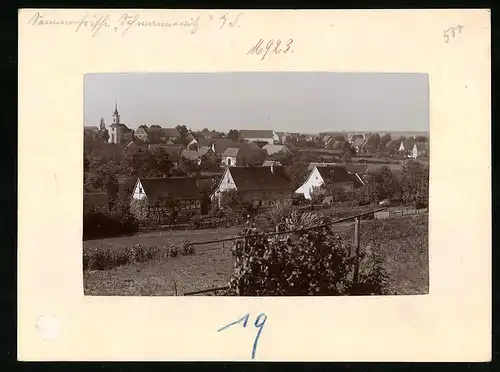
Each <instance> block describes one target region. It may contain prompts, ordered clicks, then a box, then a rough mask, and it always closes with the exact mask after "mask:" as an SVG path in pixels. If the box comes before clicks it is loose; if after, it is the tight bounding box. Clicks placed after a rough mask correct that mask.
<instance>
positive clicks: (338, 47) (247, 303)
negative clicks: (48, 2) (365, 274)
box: [18, 9, 491, 362]
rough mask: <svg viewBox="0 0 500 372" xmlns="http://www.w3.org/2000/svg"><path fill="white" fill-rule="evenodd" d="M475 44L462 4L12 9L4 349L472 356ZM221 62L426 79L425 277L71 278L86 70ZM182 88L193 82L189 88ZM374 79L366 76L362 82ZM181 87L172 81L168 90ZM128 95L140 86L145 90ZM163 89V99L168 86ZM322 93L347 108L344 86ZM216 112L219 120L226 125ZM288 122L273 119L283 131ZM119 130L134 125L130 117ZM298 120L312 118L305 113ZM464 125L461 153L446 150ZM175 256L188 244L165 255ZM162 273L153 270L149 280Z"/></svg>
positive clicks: (220, 355)
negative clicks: (360, 286)
mask: <svg viewBox="0 0 500 372" xmlns="http://www.w3.org/2000/svg"><path fill="white" fill-rule="evenodd" d="M490 44H491V42H490V12H489V10H480V9H477V10H460V9H453V10H451V9H450V10H401V11H399V10H363V11H360V10H342V11H334V10H332V11H301V10H295V11H282V10H280V11H270V10H266V11H258V10H237V11H236V10H140V9H115V10H109V9H106V10H104V9H103V10H99V9H72V10H57V9H52V10H48V9H23V10H20V12H19V155H18V156H19V167H18V170H19V172H18V174H19V197H18V198H19V199H18V202H19V217H18V226H19V230H18V231H19V233H18V241H19V245H18V298H19V300H18V340H19V341H18V350H19V351H18V359H20V360H26V361H35V360H89V361H91V360H110V361H115V360H116V361H118V360H144V361H163V360H165V361H170V360H186V361H188V360H189V361H198V360H207V361H212V360H222V361H226V360H227V361H246V360H256V361H464V362H475V361H488V360H490V358H491V346H490V345H491V320H490V319H491V238H490V236H491V228H490V226H491V197H490V194H491V193H490V187H491V176H490V159H491V158H490V152H491V148H490V126H491V114H490V111H491V105H490V95H491V91H490V79H491V76H490V58H491V54H490ZM228 73H232V74H236V73H241V74H249V73H254V74H257V75H258V73H262V74H271V73H272V74H278V73H286V74H292V73H293V74H305V73H321V74H326V75H328V74H329V73H331V74H341V75H346V76H347V75H349V76H351V75H353V74H354V75H361V74H385V75H393V74H413V75H416V74H420V75H424V76H426V81H427V84H428V93H426V94H427V95H428V101H429V104H428V107H429V115H428V128H426V129H425V130H427V131H428V132H429V133H430V142H429V150H430V153H431V154H432V157H431V159H430V162H429V169H430V176H429V180H430V181H429V187H428V194H429V206H428V224H429V229H428V271H427V273H426V275H428V288H427V289H426V290H424V291H422V293H420V294H410V295H404V294H402V293H398V295H391V294H389V295H383V296H263V297H254V296H251V297H238V296H174V295H168V294H165V295H160V296H158V295H154V294H153V295H148V293H147V292H145V293H141V295H140V296H135V295H131V294H130V293H129V292H127V291H125V290H124V292H122V294H121V295H120V293H118V294H117V293H112V294H109V293H108V292H106V288H104V286H102V287H101V289H102V291H101V292H100V293H98V294H97V295H96V294H93V293H85V288H84V283H85V280H86V279H85V275H87V274H88V272H87V271H85V270H84V268H83V265H82V250H83V249H84V245H85V244H86V242H83V244H82V233H83V227H82V226H83V223H82V215H83V203H82V194H83V193H84V188H83V185H84V182H85V180H84V159H83V156H82V154H83V153H84V150H85V149H84V131H82V126H93V125H97V126H98V125H99V117H97V124H89V123H87V118H86V115H87V114H88V112H89V111H88V110H90V109H89V108H88V107H89V106H88V105H89V103H88V102H89V97H88V96H86V89H90V88H91V87H92V84H93V83H92V82H91V81H92V76H97V75H103V74H104V75H108V76H111V75H116V74H135V75H137V76H138V75H141V74H142V75H149V74H157V75H156V76H166V75H172V74H174V75H175V74H184V75H186V74H204V75H216V74H228ZM257 75H255V76H257ZM326 75H324V76H326ZM276 76H277V75H276ZM287 76H291V75H287ZM256 79H257V78H256ZM290 79H292V80H293V79H294V78H290ZM250 80H253V79H250ZM277 80H279V79H277ZM285 80H287V79H285ZM254 81H256V80H254ZM319 81H320V80H318V84H320V83H319ZM181 83H182V82H181ZM99 84H101V85H99ZM99 84H97V85H94V87H95V88H94V89H96V91H98V94H101V96H100V97H106V94H107V93H106V90H107V87H106V85H105V84H104V83H99ZM113 84H114V85H113V88H112V85H110V86H108V88H109V91H108V93H109V92H119V91H120V90H119V89H118V88H117V87H119V86H120V84H122V83H116V82H115V83H113ZM128 84H129V83H126V82H125V80H123V85H122V88H123V89H122V90H121V93H120V94H122V95H123V98H122V99H120V102H119V104H118V107H117V109H118V110H120V114H121V119H122V120H123V121H125V120H129V122H130V121H136V124H142V123H139V122H140V120H142V119H141V117H137V118H134V116H133V113H132V109H131V105H132V104H123V105H122V103H123V101H124V100H126V99H127V98H126V97H127V94H128V95H129V96H130V97H139V96H138V95H137V93H138V92H137V91H135V92H134V91H133V89H132V88H130V85H128ZM151 84H153V83H151ZM221 84H222V83H221ZM276 84H277V83H276ZM388 84H389V83H388ZM214 86H215V85H214ZM270 86H271V88H270V91H273V90H272V89H274V87H275V86H273V85H270ZM113 89H114V90H113ZM138 89H140V88H138ZM169 89H172V87H171V86H170V87H169ZM190 89H191V90H192V96H193V97H194V96H196V97H198V96H200V90H203V89H206V87H205V88H204V86H203V85H192V86H190ZM234 89H235V92H237V91H238V89H239V88H238V86H234ZM245 89H246V88H241V90H245ZM291 89H293V88H290V90H291ZM304 89H305V90H306V91H307V92H308V94H317V93H314V89H312V88H311V87H309V88H307V89H306V88H304ZM346 89H347V88H346ZM372 89H373V88H372ZM390 89H391V88H390V85H385V83H384V84H380V86H379V87H378V91H379V95H380V96H383V95H384V94H389V93H388V92H389V91H390ZM186 90H187V89H186V87H185V86H183V87H182V86H179V88H178V95H181V92H184V93H182V94H186V93H185V92H186ZM346 91H347V90H346ZM213 92H214V91H213V90H211V89H206V90H205V91H204V94H205V97H207V100H208V101H210V99H212V102H215V101H213V94H214V93H213ZM141 93H142V94H141V95H142V96H144V97H147V96H148V90H143V91H141ZM351 93H352V94H353V96H352V97H354V95H355V91H354V90H353V91H352V92H349V94H351ZM407 93H408V94H409V95H411V94H412V92H411V91H410V92H407ZM96 94H97V93H96ZM113 94H115V93H109V94H108V96H107V98H106V100H107V101H106V102H105V103H104V106H103V108H102V110H108V111H109V112H108V111H106V112H104V114H103V115H107V116H109V118H108V117H106V123H107V124H106V126H109V125H111V122H112V120H116V119H118V122H117V123H116V124H117V125H118V126H119V124H120V121H119V120H120V117H119V116H112V115H111V112H112V111H113V110H114V106H115V101H116V100H115V98H114V95H113ZM116 94H118V93H116ZM149 94H150V95H151V101H154V102H156V106H155V107H159V105H160V104H159V103H158V102H159V101H158V100H157V99H156V98H157V97H158V96H161V95H162V94H167V93H165V92H162V91H158V92H156V93H152V92H151V91H150V92H149ZM168 94H170V95H171V97H172V99H174V97H175V93H168ZM238 94H239V93H238ZM413 94H414V97H415V99H417V98H418V97H417V94H416V93H415V92H413ZM262 95H263V96H266V92H265V91H263V92H262ZM186 96H187V95H186ZM121 97H122V96H121ZM155 97H156V98H155ZM266 97H267V96H266ZM269 97H270V98H269V102H274V101H272V99H273V97H271V95H269ZM339 97H343V98H342V99H344V101H342V102H343V103H344V104H345V105H348V102H349V97H350V96H349V95H347V94H344V95H342V94H341V92H340V93H339ZM426 97H427V96H426ZM306 98H307V97H306V96H304V101H307V99H306ZM420 98H421V97H420ZM129 99H130V100H133V99H136V98H133V99H132V98H129ZM338 99H339V100H340V99H341V98H338ZM353 99H354V98H353ZM228 100H229V98H228ZM318 100H319V101H320V99H319V98H318ZM323 100H326V101H328V97H326V98H325V97H323ZM108 101H109V102H111V103H110V104H109V103H108ZM224 102H225V101H224ZM224 102H222V103H221V104H222V105H223V104H224ZM189 104H190V101H186V102H185V105H189ZM110 105H111V107H109V106H110ZM310 105H312V103H311V104H309V106H310ZM332 105H333V103H332ZM213 106H216V102H215V103H214V104H213ZM326 106H328V105H325V107H326ZM395 106H397V105H395ZM399 106H401V105H399ZM200 107H201V106H200ZM261 107H263V108H264V107H266V109H267V106H265V105H264V104H262V106H261ZM305 109H306V107H305V106H304V110H305ZM307 109H310V107H308V108H307ZM397 109H398V107H394V110H397ZM99 110H100V108H99ZM99 110H96V111H95V112H100V111H99ZM151 110H153V109H151ZM241 110H243V108H241ZM285 110H297V107H286V108H285ZM320 110H322V108H319V109H317V110H316V111H320ZM325 110H326V109H325ZM359 110H363V107H360V109H359ZM254 111H258V110H254ZM254 111H252V112H254ZM299 111H301V110H300V109H299V110H297V111H296V112H297V113H296V114H293V113H292V114H290V115H291V116H290V120H292V119H293V117H295V119H297V117H300V114H299ZM352 111H356V110H354V109H353V110H352ZM242 112H245V111H242ZM249 112H250V111H249ZM108 114H109V115H108ZM120 114H118V113H117V115H120ZM96 115H97V114H96ZM127 115H128V116H127ZM186 115H187V114H186ZM311 115H312V114H311ZM174 119H175V120H177V119H178V120H183V118H182V117H176V118H174ZM266 119H267V117H266ZM92 120H93V121H92V122H93V123H95V122H96V120H94V119H92ZM151 120H153V119H151ZM297 120H298V119H297ZM333 121H334V118H332V122H333ZM263 123H264V122H263V121H262V122H261V123H259V125H260V126H264V124H263ZM221 125H222V124H221ZM229 125H230V124H228V127H227V128H226V127H224V128H222V127H221V128H220V130H221V131H225V132H227V131H228V130H229V129H230V128H232V127H230V126H229ZM255 125H257V124H255ZM291 125H292V124H290V127H286V126H285V125H283V126H282V127H280V128H279V132H286V131H290V132H296V131H297V132H298V131H299V130H297V129H295V127H293V128H292V126H291ZM294 125H295V124H294ZM234 127H236V126H234ZM134 129H135V130H136V134H137V129H138V125H135V126H134ZM199 129H200V130H202V129H203V126H200V128H199ZM239 129H264V128H261V127H259V128H243V127H239ZM346 129H347V130H352V129H353V128H350V127H348V128H346ZM354 129H362V128H354ZM382 129H385V128H382ZM89 130H90V129H89ZM374 130H375V129H374ZM303 131H304V132H307V133H310V132H322V131H324V132H327V130H325V129H324V128H319V127H318V128H315V127H314V125H312V124H310V125H309V126H308V127H307V129H304V130H303ZM276 132H278V130H276ZM112 134H113V133H112V132H111V131H110V135H112ZM171 136H172V135H171ZM173 137H175V136H173ZM464 138H467V145H468V148H467V151H466V152H462V151H460V149H462V148H463V145H462V144H463V143H464V142H463V141H464ZM173 142H174V141H173ZM273 145H274V144H273ZM183 150H185V149H183ZM319 172H320V171H319ZM33 179H36V187H33V185H32V181H31V182H30V181H29V180H33ZM363 223H364V222H363V221H361V230H363ZM173 234H174V235H175V232H174V233H173ZM193 234H195V233H193ZM193 236H194V235H193ZM192 240H193V241H194V240H195V238H194V237H193V238H192ZM207 240H208V239H207ZM141 244H142V243H141ZM200 249H201V248H200ZM189 259H198V258H196V255H195V256H193V258H190V257H188V256H185V257H184V256H182V257H178V258H176V260H178V261H176V262H181V261H182V262H184V261H186V260H189ZM172 262H174V261H172ZM143 265H146V266H147V265H149V263H144V264H143ZM172 265H173V264H172ZM134 267H135V266H134ZM142 267H145V266H141V268H142ZM148 267H149V266H148ZM176 267H177V266H176ZM118 269H119V270H122V269H120V268H116V270H115V269H113V270H114V271H113V270H109V271H102V272H101V273H97V274H98V275H103V278H104V279H102V281H101V283H108V282H109V280H111V279H112V278H116V275H118V274H116V273H117V272H118ZM141 270H142V269H141ZM168 272H169V271H168V270H166V269H165V268H164V271H162V272H161V274H158V275H157V277H161V276H164V275H165V276H167V275H168ZM163 273H164V274H163ZM139 274H140V273H139ZM139 274H137V275H139ZM110 278H111V279H110ZM146 279H147V278H146ZM146 279H145V280H146ZM105 280H108V281H105ZM155 280H156V279H155ZM146 281H148V283H150V284H151V281H152V279H151V278H149V279H147V280H146ZM127 283H129V282H127ZM155 283H156V282H155ZM155 283H153V284H154V285H156V284H155ZM122 284H123V283H122ZM123 285H124V288H125V287H127V288H131V286H132V284H123ZM103 288H104V289H103ZM177 289H178V290H182V288H180V289H179V288H177ZM177 289H176V291H177ZM238 321H239V323H236V324H234V325H233V326H231V327H228V328H225V329H223V328H224V326H226V325H228V324H231V323H233V322H238ZM221 329H223V330H221ZM382 340H383V342H381V341H382Z"/></svg>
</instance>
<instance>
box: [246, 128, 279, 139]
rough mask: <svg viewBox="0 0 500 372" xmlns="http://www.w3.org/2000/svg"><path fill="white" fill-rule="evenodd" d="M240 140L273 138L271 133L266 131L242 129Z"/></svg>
mask: <svg viewBox="0 0 500 372" xmlns="http://www.w3.org/2000/svg"><path fill="white" fill-rule="evenodd" d="M240 137H241V138H273V137H274V135H273V131H272V130H268V129H242V130H240Z"/></svg>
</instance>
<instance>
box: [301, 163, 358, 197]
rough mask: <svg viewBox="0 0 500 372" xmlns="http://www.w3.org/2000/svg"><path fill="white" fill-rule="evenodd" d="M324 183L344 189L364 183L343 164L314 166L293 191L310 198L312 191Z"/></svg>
mask: <svg viewBox="0 0 500 372" xmlns="http://www.w3.org/2000/svg"><path fill="white" fill-rule="evenodd" d="M324 184H339V185H341V186H342V187H344V188H345V189H346V190H354V188H356V187H359V186H362V185H364V181H363V179H362V178H361V177H360V176H359V174H358V173H350V172H348V170H347V168H346V167H345V166H344V165H332V166H315V167H314V168H313V169H312V171H311V173H309V176H308V177H307V179H306V181H305V182H304V183H303V184H302V185H301V186H300V187H299V188H298V189H297V190H296V191H295V193H296V194H303V195H304V198H306V199H312V195H311V193H312V191H313V190H314V189H315V188H317V187H320V186H322V185H324Z"/></svg>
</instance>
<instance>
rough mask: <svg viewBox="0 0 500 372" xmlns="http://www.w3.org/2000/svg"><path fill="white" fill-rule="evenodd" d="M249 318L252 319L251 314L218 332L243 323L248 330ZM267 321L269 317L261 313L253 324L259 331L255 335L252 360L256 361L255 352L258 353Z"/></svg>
mask: <svg viewBox="0 0 500 372" xmlns="http://www.w3.org/2000/svg"><path fill="white" fill-rule="evenodd" d="M249 318H250V314H246V315H245V316H243V317H241V318H240V319H238V320H236V321H234V322H232V323H229V324H227V325H225V326H224V327H222V328H219V329H218V330H217V332H220V331H223V330H225V329H227V328H229V327H231V326H233V325H235V324H238V323H243V328H246V326H247V323H248V319H249ZM266 320H267V315H266V314H264V313H261V314H259V315H258V316H257V319H255V322H254V324H253V325H254V327H255V328H258V329H259V330H258V331H257V334H256V335H255V339H254V341H253V347H252V359H255V352H256V351H257V344H258V343H259V338H260V334H261V333H262V330H263V329H264V324H266Z"/></svg>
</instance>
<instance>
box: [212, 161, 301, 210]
mask: <svg viewBox="0 0 500 372" xmlns="http://www.w3.org/2000/svg"><path fill="white" fill-rule="evenodd" d="M228 190H236V191H238V193H239V194H240V195H241V197H242V198H243V200H245V201H247V202H250V203H252V205H254V206H269V205H273V204H274V203H275V201H277V200H279V199H287V198H291V196H292V193H293V186H292V181H291V180H290V178H289V177H288V175H287V174H286V173H285V171H284V168H283V167H277V166H274V165H273V166H270V167H262V166H261V167H227V168H226V170H225V172H224V174H223V175H222V178H221V180H220V182H219V184H218V185H217V187H216V189H215V191H214V193H213V194H212V202H218V203H219V205H220V198H221V195H222V193H223V192H225V191H228Z"/></svg>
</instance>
